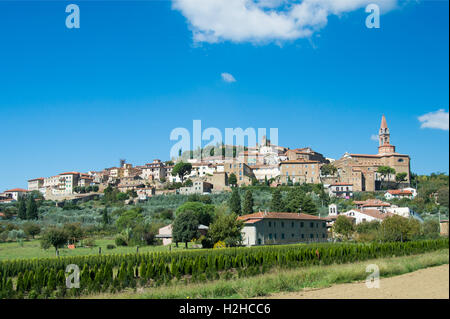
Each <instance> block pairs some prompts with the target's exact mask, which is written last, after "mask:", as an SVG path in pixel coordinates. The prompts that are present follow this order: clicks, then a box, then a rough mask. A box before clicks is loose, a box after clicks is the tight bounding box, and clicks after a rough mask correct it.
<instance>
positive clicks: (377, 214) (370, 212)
mask: <svg viewBox="0 0 450 319" xmlns="http://www.w3.org/2000/svg"><path fill="white" fill-rule="evenodd" d="M354 210H356V211H359V212H360V213H361V214H364V215H368V216H371V217H373V218H377V219H385V218H386V217H391V216H394V214H392V213H381V212H380V211H379V210H378V209H363V210H357V209H354Z"/></svg>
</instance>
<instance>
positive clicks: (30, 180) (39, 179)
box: [28, 177, 44, 182]
mask: <svg viewBox="0 0 450 319" xmlns="http://www.w3.org/2000/svg"><path fill="white" fill-rule="evenodd" d="M42 180H44V178H43V177H39V178H33V179H29V180H28V181H29V182H33V181H42Z"/></svg>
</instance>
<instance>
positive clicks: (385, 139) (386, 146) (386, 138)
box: [378, 115, 395, 154]
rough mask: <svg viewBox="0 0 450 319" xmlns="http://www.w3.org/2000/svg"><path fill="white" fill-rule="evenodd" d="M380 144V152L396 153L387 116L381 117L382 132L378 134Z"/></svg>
mask: <svg viewBox="0 0 450 319" xmlns="http://www.w3.org/2000/svg"><path fill="white" fill-rule="evenodd" d="M378 139H379V141H380V146H378V154H389V153H395V146H394V145H391V143H390V134H389V128H388V126H387V123H386V117H385V116H384V115H383V117H382V118H381V125H380V132H379V134H378Z"/></svg>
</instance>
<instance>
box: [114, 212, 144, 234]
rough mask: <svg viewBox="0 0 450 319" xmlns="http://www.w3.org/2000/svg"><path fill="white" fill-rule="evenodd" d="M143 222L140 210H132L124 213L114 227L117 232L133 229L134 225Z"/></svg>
mask: <svg viewBox="0 0 450 319" xmlns="http://www.w3.org/2000/svg"><path fill="white" fill-rule="evenodd" d="M143 222H144V216H143V215H142V208H140V207H138V208H133V209H129V210H127V211H125V212H124V213H122V214H121V215H120V217H119V218H118V219H117V220H116V226H117V228H118V229H119V230H125V229H128V228H130V229H133V228H134V227H136V225H139V224H142V223H143Z"/></svg>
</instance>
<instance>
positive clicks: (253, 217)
mask: <svg viewBox="0 0 450 319" xmlns="http://www.w3.org/2000/svg"><path fill="white" fill-rule="evenodd" d="M238 220H242V221H243V222H244V228H243V229H242V238H243V244H244V245H246V246H255V245H267V244H289V243H299V242H324V241H327V238H328V231H327V227H326V221H325V219H323V218H320V217H317V216H313V215H308V214H302V213H286V212H258V213H254V214H249V215H244V216H239V217H238Z"/></svg>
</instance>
